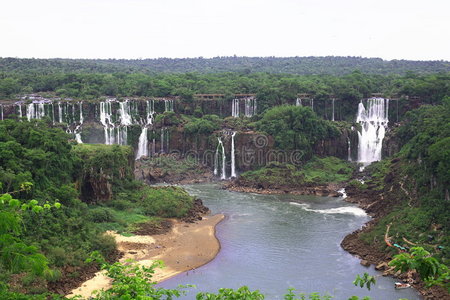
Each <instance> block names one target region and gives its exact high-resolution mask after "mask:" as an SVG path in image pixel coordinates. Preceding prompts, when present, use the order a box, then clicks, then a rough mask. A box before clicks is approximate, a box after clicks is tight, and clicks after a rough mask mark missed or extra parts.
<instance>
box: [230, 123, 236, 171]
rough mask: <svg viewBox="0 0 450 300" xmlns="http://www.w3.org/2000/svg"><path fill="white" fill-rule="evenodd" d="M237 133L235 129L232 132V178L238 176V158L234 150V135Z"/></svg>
mask: <svg viewBox="0 0 450 300" xmlns="http://www.w3.org/2000/svg"><path fill="white" fill-rule="evenodd" d="M235 135H236V131H233V133H232V134H231V178H233V177H236V162H235V160H236V158H235V151H234V136H235Z"/></svg>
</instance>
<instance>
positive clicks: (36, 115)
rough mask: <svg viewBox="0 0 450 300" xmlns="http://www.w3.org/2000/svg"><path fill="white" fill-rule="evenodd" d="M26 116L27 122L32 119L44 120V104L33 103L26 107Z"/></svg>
mask: <svg viewBox="0 0 450 300" xmlns="http://www.w3.org/2000/svg"><path fill="white" fill-rule="evenodd" d="M26 114H27V120H28V121H30V120H31V119H38V120H40V119H42V118H43V117H45V107H44V102H40V101H39V102H36V101H33V102H32V103H30V104H27V105H26Z"/></svg>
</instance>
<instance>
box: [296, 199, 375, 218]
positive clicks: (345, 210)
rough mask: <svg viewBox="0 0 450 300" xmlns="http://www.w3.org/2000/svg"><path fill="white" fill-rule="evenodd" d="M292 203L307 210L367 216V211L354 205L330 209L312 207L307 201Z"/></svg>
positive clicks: (320, 212)
mask: <svg viewBox="0 0 450 300" xmlns="http://www.w3.org/2000/svg"><path fill="white" fill-rule="evenodd" d="M289 204H291V205H295V206H299V207H301V208H303V209H304V210H305V211H311V212H315V213H319V214H327V215H329V214H347V215H355V216H358V217H365V216H367V214H366V212H365V211H364V210H363V209H361V208H359V207H354V206H343V207H336V208H328V209H311V208H310V206H309V205H308V204H306V203H297V202H289Z"/></svg>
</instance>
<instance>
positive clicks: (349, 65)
mask: <svg viewBox="0 0 450 300" xmlns="http://www.w3.org/2000/svg"><path fill="white" fill-rule="evenodd" d="M354 70H361V71H363V72H365V73H370V74H404V73H406V72H408V71H413V72H418V73H434V72H439V71H444V72H445V71H448V70H449V67H448V62H445V61H409V60H392V61H385V60H382V59H380V58H363V57H342V56H327V57H314V56H310V57H283V58H281V57H237V56H230V57H214V58H175V59H171V58H158V59H137V60H130V59H128V60H127V59H34V58H33V59H23V58H22V59H20V58H0V71H3V72H11V71H15V72H24V73H28V74H33V75H34V74H36V73H37V74H39V73H40V74H42V73H44V74H49V73H57V72H73V73H76V74H79V73H116V72H123V73H129V72H143V73H186V72H199V73H221V72H238V73H239V74H241V75H244V74H249V73H251V72H268V73H292V74H334V75H342V74H348V73H351V72H353V71H354ZM74 76H76V75H74ZM136 79H137V80H138V79H139V77H137V78H136ZM106 81H107V83H108V84H109V90H110V91H113V90H114V87H115V81H114V79H113V78H109V79H108V80H106ZM141 85H142V86H143V87H144V86H145V82H142V84H141ZM179 93H180V94H187V95H189V94H190V93H189V89H185V90H184V89H183V90H181V89H180V91H179Z"/></svg>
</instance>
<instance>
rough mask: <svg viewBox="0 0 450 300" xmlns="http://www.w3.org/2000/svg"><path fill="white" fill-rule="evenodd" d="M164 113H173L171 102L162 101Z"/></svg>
mask: <svg viewBox="0 0 450 300" xmlns="http://www.w3.org/2000/svg"><path fill="white" fill-rule="evenodd" d="M164 111H165V112H166V111H173V100H164Z"/></svg>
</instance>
